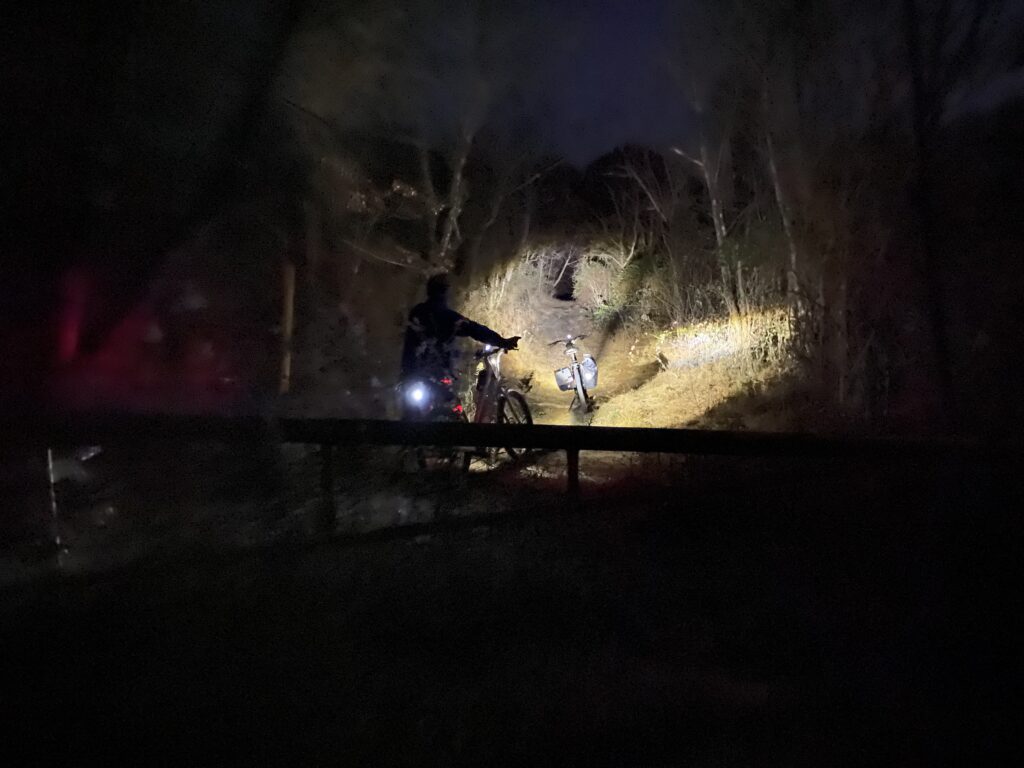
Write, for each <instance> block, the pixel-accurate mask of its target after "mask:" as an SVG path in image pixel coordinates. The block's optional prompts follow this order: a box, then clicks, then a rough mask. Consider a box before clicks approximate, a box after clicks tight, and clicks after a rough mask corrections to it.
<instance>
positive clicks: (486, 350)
mask: <svg viewBox="0 0 1024 768" xmlns="http://www.w3.org/2000/svg"><path fill="white" fill-rule="evenodd" d="M492 349H494V347H492V346H491V345H490V344H484V352H490V351H491V350H492Z"/></svg>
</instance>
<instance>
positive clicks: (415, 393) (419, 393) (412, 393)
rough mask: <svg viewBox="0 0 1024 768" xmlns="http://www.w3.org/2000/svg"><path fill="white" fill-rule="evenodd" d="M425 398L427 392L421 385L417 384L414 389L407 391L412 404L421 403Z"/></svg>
mask: <svg viewBox="0 0 1024 768" xmlns="http://www.w3.org/2000/svg"><path fill="white" fill-rule="evenodd" d="M426 396H427V391H426V390H425V389H424V388H423V385H422V384H417V385H416V386H415V387H413V388H412V389H410V390H409V399H410V400H412V401H413V402H414V403H417V404H418V403H422V402H423V399H424V398H425V397H426Z"/></svg>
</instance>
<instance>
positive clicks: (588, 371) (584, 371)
mask: <svg viewBox="0 0 1024 768" xmlns="http://www.w3.org/2000/svg"><path fill="white" fill-rule="evenodd" d="M580 377H581V378H582V379H583V386H584V387H586V388H587V389H596V388H597V360H595V359H594V358H592V357H591V356H590V355H584V356H583V360H582V361H580Z"/></svg>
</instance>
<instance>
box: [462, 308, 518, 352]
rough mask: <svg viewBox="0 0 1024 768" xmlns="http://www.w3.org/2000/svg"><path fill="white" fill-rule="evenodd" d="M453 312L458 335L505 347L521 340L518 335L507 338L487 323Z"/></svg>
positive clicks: (512, 345) (509, 347) (508, 347)
mask: <svg viewBox="0 0 1024 768" xmlns="http://www.w3.org/2000/svg"><path fill="white" fill-rule="evenodd" d="M451 312H452V314H453V315H455V335H456V336H468V337H469V338H471V339H474V340H476V341H479V342H480V343H481V344H490V345H491V346H493V347H503V348H505V349H511V348H514V347H515V342H517V341H519V337H518V336H516V337H514V338H513V339H506V338H505V337H504V336H502V335H501V334H499V333H496V332H495V331H492V330H491V329H490V328H488V327H487V326H486V325H481V324H480V323H475V322H473V321H472V320H470V319H469V318H467V317H463V316H462V315H460V314H459V313H458V312H456V311H455V310H451Z"/></svg>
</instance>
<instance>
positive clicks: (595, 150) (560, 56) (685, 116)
mask: <svg viewBox="0 0 1024 768" xmlns="http://www.w3.org/2000/svg"><path fill="white" fill-rule="evenodd" d="M562 5H564V6H566V7H565V8H562V9H560V10H558V11H556V13H557V14H558V18H556V19H555V21H556V23H557V24H559V25H564V28H565V30H566V32H565V38H564V40H565V43H564V45H563V46H561V47H560V48H557V49H554V50H552V51H549V53H548V56H547V57H546V59H542V61H541V62H539V65H538V66H539V69H540V70H541V71H542V73H543V75H542V81H541V83H540V84H539V90H538V93H539V95H540V100H541V103H542V104H543V105H544V107H543V111H542V112H541V114H542V115H543V117H542V127H541V135H542V136H544V137H545V139H546V140H547V141H549V142H551V145H552V148H553V149H554V151H555V152H556V153H557V154H562V155H564V156H565V157H566V159H567V160H569V161H570V162H572V163H574V164H577V165H583V164H586V163H587V162H589V161H591V160H593V159H594V158H595V157H596V156H598V155H600V154H602V153H604V152H606V151H608V150H610V149H612V148H614V147H615V146H618V145H621V144H624V143H643V144H649V145H663V144H667V143H677V142H679V141H681V140H685V139H686V137H687V134H688V132H689V130H690V127H691V126H692V117H691V113H690V110H689V108H688V106H687V105H686V104H685V101H684V100H683V99H681V98H680V97H679V95H678V94H679V91H678V88H677V87H676V86H675V84H674V83H673V82H672V80H671V77H670V75H669V73H668V70H667V69H666V67H665V66H664V64H663V60H664V55H665V54H664V52H665V50H666V49H668V48H669V47H670V46H671V45H672V44H673V43H674V42H675V41H674V40H673V39H672V38H673V36H674V35H678V34H679V31H678V30H676V29H674V28H673V26H672V24H670V23H669V14H668V12H667V7H666V4H665V2H663V0H653V1H651V0H644V2H630V0H600V1H599V2H588V3H578V4H577V3H563V4H562Z"/></svg>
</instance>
